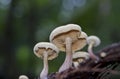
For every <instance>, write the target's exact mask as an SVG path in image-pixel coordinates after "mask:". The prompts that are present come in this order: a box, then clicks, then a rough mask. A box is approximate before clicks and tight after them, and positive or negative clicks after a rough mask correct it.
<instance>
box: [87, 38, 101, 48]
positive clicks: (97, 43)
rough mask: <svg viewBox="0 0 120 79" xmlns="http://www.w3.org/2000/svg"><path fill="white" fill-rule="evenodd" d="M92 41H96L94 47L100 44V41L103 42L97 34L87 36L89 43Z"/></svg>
mask: <svg viewBox="0 0 120 79" xmlns="http://www.w3.org/2000/svg"><path fill="white" fill-rule="evenodd" d="M91 42H94V45H93V46H94V47H96V46H98V45H100V43H101V41H100V39H99V37H97V36H89V37H88V38H87V43H88V44H91Z"/></svg>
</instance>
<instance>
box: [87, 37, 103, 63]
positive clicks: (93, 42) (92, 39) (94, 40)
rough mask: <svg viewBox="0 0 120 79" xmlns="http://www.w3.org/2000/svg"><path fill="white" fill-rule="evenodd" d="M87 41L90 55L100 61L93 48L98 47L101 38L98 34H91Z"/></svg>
mask: <svg viewBox="0 0 120 79" xmlns="http://www.w3.org/2000/svg"><path fill="white" fill-rule="evenodd" d="M87 43H88V45H89V46H88V53H89V54H90V57H91V59H93V60H95V61H98V60H99V57H98V56H96V55H95V54H94V53H93V50H92V48H93V47H97V46H98V45H99V44H100V43H101V41H100V39H99V38H98V37H97V36H89V37H88V38H87Z"/></svg>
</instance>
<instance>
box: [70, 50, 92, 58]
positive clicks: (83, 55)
mask: <svg viewBox="0 0 120 79" xmlns="http://www.w3.org/2000/svg"><path fill="white" fill-rule="evenodd" d="M72 58H73V60H77V59H82V58H83V59H85V60H87V59H89V58H90V55H89V53H87V52H84V51H79V52H75V53H74V54H73V57H72Z"/></svg>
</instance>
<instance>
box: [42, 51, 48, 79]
mask: <svg viewBox="0 0 120 79" xmlns="http://www.w3.org/2000/svg"><path fill="white" fill-rule="evenodd" d="M43 56H44V58H43V64H44V68H43V70H42V72H41V73H40V79H47V75H48V53H47V52H46V51H44V53H43Z"/></svg>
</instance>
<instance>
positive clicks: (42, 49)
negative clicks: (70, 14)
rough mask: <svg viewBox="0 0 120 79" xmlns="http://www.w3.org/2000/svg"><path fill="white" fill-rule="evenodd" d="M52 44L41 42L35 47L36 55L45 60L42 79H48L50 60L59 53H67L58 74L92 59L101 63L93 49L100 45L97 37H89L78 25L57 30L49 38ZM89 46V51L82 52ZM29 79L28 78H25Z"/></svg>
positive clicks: (70, 25)
mask: <svg viewBox="0 0 120 79" xmlns="http://www.w3.org/2000/svg"><path fill="white" fill-rule="evenodd" d="M49 40H50V42H39V43H37V44H36V45H35V46H34V54H35V55H36V56H37V57H40V58H42V59H43V64H44V66H43V70H42V72H41V73H40V79H47V75H48V70H49V67H48V60H52V59H54V58H56V57H57V56H58V54H59V51H63V52H66V57H65V60H64V62H63V64H62V66H61V67H60V68H59V70H58V73H59V72H62V71H64V70H66V69H69V68H70V67H72V64H73V66H74V67H77V66H78V65H79V64H80V63H82V62H85V61H86V60H87V59H89V58H91V59H93V60H95V62H96V61H99V57H97V56H96V55H95V54H94V53H93V49H92V48H93V47H96V46H98V45H99V44H100V39H99V38H98V37H97V36H87V34H86V33H85V32H83V31H82V30H81V27H80V26H79V25H77V24H67V25H64V26H59V27H57V28H55V29H54V30H53V31H52V32H51V34H50V37H49ZM87 44H88V51H87V52H85V51H80V50H81V49H82V48H84V47H85V46H86V45H87ZM24 79H27V78H24Z"/></svg>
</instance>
